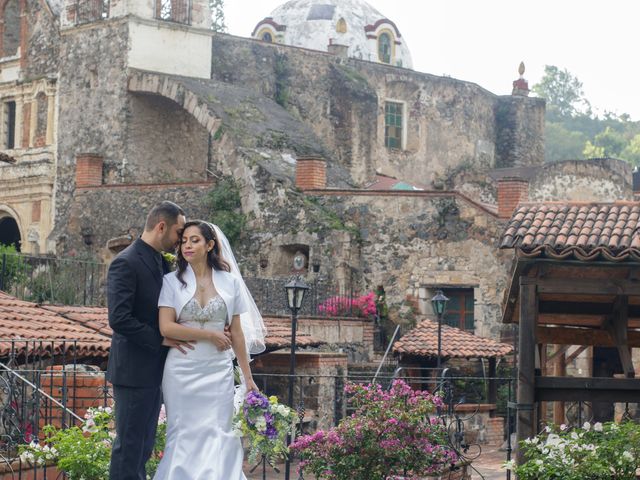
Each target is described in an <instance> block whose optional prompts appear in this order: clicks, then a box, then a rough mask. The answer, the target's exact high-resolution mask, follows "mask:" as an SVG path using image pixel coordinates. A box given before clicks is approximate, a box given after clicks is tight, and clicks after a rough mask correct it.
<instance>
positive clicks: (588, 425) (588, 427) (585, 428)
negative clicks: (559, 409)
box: [582, 422, 591, 432]
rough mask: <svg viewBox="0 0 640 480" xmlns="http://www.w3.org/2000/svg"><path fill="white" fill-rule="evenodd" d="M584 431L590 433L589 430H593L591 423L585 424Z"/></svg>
mask: <svg viewBox="0 0 640 480" xmlns="http://www.w3.org/2000/svg"><path fill="white" fill-rule="evenodd" d="M582 429H583V430H586V431H587V432H588V431H589V430H591V424H590V423H589V422H584V424H583V425H582Z"/></svg>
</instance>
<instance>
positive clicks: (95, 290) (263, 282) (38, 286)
mask: <svg viewBox="0 0 640 480" xmlns="http://www.w3.org/2000/svg"><path fill="white" fill-rule="evenodd" d="M107 270H108V266H107V265H106V264H104V263H98V262H92V261H87V260H80V259H74V258H57V257H47V256H30V255H24V254H18V253H6V252H4V253H0V290H1V291H4V292H7V293H9V294H10V295H13V296H15V297H17V298H19V299H21V300H27V301H32V302H36V303H51V304H60V305H85V306H86V305H96V306H104V305H106V303H107V302H106V298H107V284H106V283H107V282H106V278H107ZM288 281H289V279H268V278H245V282H246V283H247V286H248V287H249V290H250V291H251V293H252V295H253V297H254V299H255V301H256V305H257V306H258V309H259V310H260V311H261V312H262V313H263V315H287V316H288V315H290V313H291V312H290V311H289V309H288V307H287V302H286V296H285V289H284V286H285V284H286V283H288ZM310 287H311V288H310V290H309V293H308V294H307V297H306V298H305V301H304V304H303V307H302V309H301V310H300V312H299V315H302V316H309V315H311V316H320V317H351V316H355V317H358V316H366V315H365V314H364V313H363V312H362V309H361V308H360V306H359V305H360V301H359V300H360V298H362V297H361V296H359V295H358V294H357V291H356V290H355V287H354V286H352V285H347V286H341V287H339V286H336V285H335V284H333V283H331V282H328V281H321V280H315V281H313V282H312V283H311V284H310Z"/></svg>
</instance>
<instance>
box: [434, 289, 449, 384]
mask: <svg viewBox="0 0 640 480" xmlns="http://www.w3.org/2000/svg"><path fill="white" fill-rule="evenodd" d="M448 301H449V299H448V298H447V297H446V296H445V295H444V293H442V290H438V291H437V292H436V294H435V296H434V297H433V298H432V299H431V306H432V307H433V313H435V314H436V316H437V317H438V358H437V360H436V369H437V374H438V375H440V364H441V362H442V317H443V316H444V312H445V311H446V310H447V302H448Z"/></svg>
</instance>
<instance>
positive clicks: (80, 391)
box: [40, 365, 112, 428]
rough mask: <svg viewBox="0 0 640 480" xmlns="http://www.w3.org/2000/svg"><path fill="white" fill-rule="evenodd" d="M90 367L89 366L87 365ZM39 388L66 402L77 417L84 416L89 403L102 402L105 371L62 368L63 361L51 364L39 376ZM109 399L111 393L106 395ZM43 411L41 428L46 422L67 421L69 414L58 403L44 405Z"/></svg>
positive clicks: (92, 405)
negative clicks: (44, 412)
mask: <svg viewBox="0 0 640 480" xmlns="http://www.w3.org/2000/svg"><path fill="white" fill-rule="evenodd" d="M88 368H90V367H88ZM40 385H41V386H40V388H41V389H42V390H43V391H44V392H45V393H47V394H48V395H51V396H52V397H53V398H55V399H56V400H57V401H58V402H60V403H62V404H63V405H65V406H66V407H67V408H68V409H69V410H71V411H73V412H74V413H75V414H76V415H78V416H79V417H84V414H85V413H86V412H87V409H88V408H90V407H99V406H104V405H105V388H106V387H108V384H107V383H105V378H104V372H101V371H95V372H92V371H77V370H76V371H75V372H74V371H72V370H65V369H64V366H63V365H54V366H53V367H51V368H50V369H49V370H47V372H45V373H44V374H43V375H42V377H41V380H40ZM107 398H108V400H107V401H108V403H109V404H110V403H111V398H112V396H111V395H108V396H107ZM47 407H48V408H47V409H46V415H43V416H42V417H41V418H40V428H42V427H43V426H44V425H46V424H51V425H55V426H57V427H60V426H61V425H62V423H63V420H64V423H65V424H68V423H69V422H70V417H69V414H68V413H66V412H65V411H64V410H63V408H62V407H60V406H59V405H57V404H53V403H49V404H48V405H47Z"/></svg>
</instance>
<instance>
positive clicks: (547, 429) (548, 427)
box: [544, 425, 551, 433]
mask: <svg viewBox="0 0 640 480" xmlns="http://www.w3.org/2000/svg"><path fill="white" fill-rule="evenodd" d="M549 432H551V427H550V426H549V425H547V426H546V427H544V433H549Z"/></svg>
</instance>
